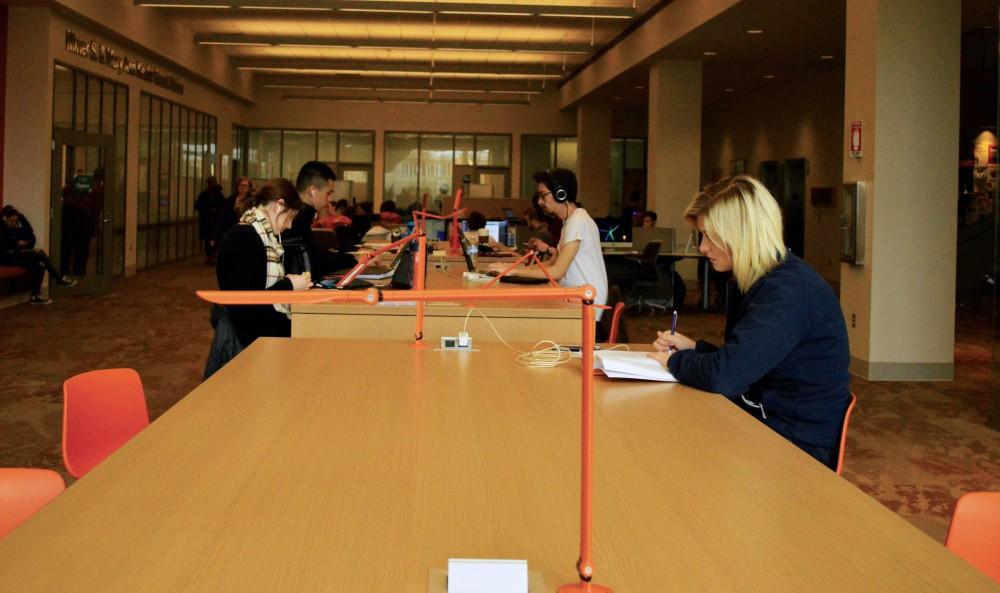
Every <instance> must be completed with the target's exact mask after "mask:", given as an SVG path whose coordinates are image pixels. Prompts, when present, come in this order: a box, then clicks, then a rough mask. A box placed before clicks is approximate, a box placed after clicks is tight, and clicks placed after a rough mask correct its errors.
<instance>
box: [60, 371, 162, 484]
mask: <svg viewBox="0 0 1000 593" xmlns="http://www.w3.org/2000/svg"><path fill="white" fill-rule="evenodd" d="M63 399H64V401H63V440H62V450H63V463H64V464H65V466H66V470H67V471H68V472H69V473H70V474H71V475H72V476H74V477H77V478H79V477H81V476H83V475H84V474H86V473H87V472H88V471H90V470H91V468H93V467H94V466H95V465H97V464H98V463H100V462H101V461H103V460H104V458H105V457H107V456H108V455H110V454H112V453H114V452H115V451H116V450H118V448H119V447H121V446H122V445H124V444H125V443H126V442H128V440H129V439H131V438H132V437H133V436H135V435H136V434H137V433H138V432H139V431H141V430H142V429H143V428H145V427H146V426H147V425H148V424H149V412H148V410H147V409H146V396H145V394H144V393H143V390H142V380H141V379H140V378H139V373H137V372H135V371H134V370H132V369H106V370H100V371H91V372H88V373H82V374H79V375H76V376H75V377H71V378H69V379H67V380H66V382H65V383H63Z"/></svg>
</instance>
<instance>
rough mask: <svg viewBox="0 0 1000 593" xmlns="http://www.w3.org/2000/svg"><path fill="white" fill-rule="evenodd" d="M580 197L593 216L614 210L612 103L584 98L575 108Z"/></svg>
mask: <svg viewBox="0 0 1000 593" xmlns="http://www.w3.org/2000/svg"><path fill="white" fill-rule="evenodd" d="M576 142H577V145H576V146H577V149H576V155H577V156H576V158H577V160H576V162H577V165H576V168H577V171H576V177H577V181H578V182H579V184H580V191H579V194H580V195H579V196H578V197H577V201H578V202H580V203H581V204H583V206H584V208H586V209H587V212H589V213H590V215H591V216H607V215H609V214H612V212H611V107H610V106H609V105H608V104H607V103H606V102H604V101H601V100H591V101H584V102H582V103H581V104H580V105H579V106H578V107H577V108H576Z"/></svg>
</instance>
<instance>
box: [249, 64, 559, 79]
mask: <svg viewBox="0 0 1000 593" xmlns="http://www.w3.org/2000/svg"><path fill="white" fill-rule="evenodd" d="M236 69H237V70H249V71H256V72H274V73H284V74H290V73H291V74H302V73H306V74H334V75H337V74H344V75H352V76H353V75H356V76H363V77H366V78H372V77H379V78H430V77H431V76H432V75H433V76H434V77H435V78H447V79H463V78H472V79H476V78H481V79H486V80H502V79H510V80H542V79H545V80H558V79H561V78H562V75H561V74H507V73H503V72H429V71H414V70H409V71H408V70H339V69H336V68H283V67H271V66H237V67H236Z"/></svg>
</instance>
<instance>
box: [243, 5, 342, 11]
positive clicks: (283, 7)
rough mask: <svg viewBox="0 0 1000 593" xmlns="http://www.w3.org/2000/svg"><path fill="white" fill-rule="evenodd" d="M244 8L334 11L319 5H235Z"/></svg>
mask: <svg viewBox="0 0 1000 593" xmlns="http://www.w3.org/2000/svg"><path fill="white" fill-rule="evenodd" d="M233 8H242V9H243V10H298V11H302V12H333V9H332V8H322V7H319V6H234V7H233Z"/></svg>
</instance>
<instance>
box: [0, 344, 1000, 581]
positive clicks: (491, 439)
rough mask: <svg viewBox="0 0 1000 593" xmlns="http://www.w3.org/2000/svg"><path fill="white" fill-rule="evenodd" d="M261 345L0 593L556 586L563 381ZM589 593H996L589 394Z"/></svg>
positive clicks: (644, 402)
mask: <svg viewBox="0 0 1000 593" xmlns="http://www.w3.org/2000/svg"><path fill="white" fill-rule="evenodd" d="M479 348H480V351H479V352H471V353H470V352H441V351H436V350H433V349H415V348H412V347H410V345H409V344H408V343H407V342H406V341H403V340H398V341H334V340H317V339H291V340H289V339H260V340H257V341H256V342H255V343H254V344H253V345H252V346H251V347H250V348H248V349H247V350H246V351H245V352H243V353H242V354H240V356H239V357H237V358H236V359H235V360H233V361H232V362H231V363H230V364H229V365H227V366H226V367H225V368H224V369H222V370H221V371H220V372H219V373H217V374H216V375H215V376H213V377H212V378H211V379H209V380H208V381H206V382H205V383H203V384H202V385H201V386H199V387H198V388H197V389H195V390H194V391H193V392H192V393H191V394H189V395H188V396H187V397H186V398H184V399H183V400H182V401H180V402H178V403H177V404H176V405H175V406H174V407H173V408H171V409H170V410H169V411H167V412H166V413H165V414H164V415H163V416H161V417H160V418H159V419H157V420H156V421H155V422H153V423H152V424H151V425H150V426H149V427H148V428H147V429H146V430H144V431H143V432H142V433H140V434H139V435H137V436H136V437H135V438H134V439H133V440H132V441H131V442H129V443H128V444H126V445H125V446H124V447H123V448H122V449H121V450H119V451H118V452H117V453H115V454H114V455H112V456H111V457H109V458H108V459H107V460H106V461H105V462H103V463H102V464H101V465H99V466H97V467H96V468H95V469H94V470H93V471H91V472H90V473H89V474H88V475H87V476H85V477H84V478H83V479H81V480H79V481H78V482H76V483H75V484H73V485H72V486H70V488H69V489H68V490H67V491H66V493H65V494H63V495H62V496H60V497H59V498H57V499H56V500H55V501H54V502H52V503H51V504H50V505H49V506H48V507H47V508H45V509H43V510H42V511H41V512H40V513H38V514H37V515H35V516H34V517H33V518H32V519H30V520H29V521H28V522H27V523H25V524H24V525H22V526H21V527H20V528H19V529H18V530H16V531H15V532H14V533H12V534H11V535H10V536H8V537H7V538H5V539H4V540H2V541H0V567H2V569H0V591H10V592H17V593H42V592H44V593H51V592H53V591H88V592H89V591H100V592H102V593H126V592H127V593H135V592H136V591H142V592H144V593H160V592H163V593H177V592H180V591H183V592H185V593H202V592H204V593H208V592H212V593H253V592H277V591H282V592H284V591H289V592H291V591H296V592H298V591H302V592H313V591H316V592H319V591H338V592H339V591H343V592H348V591H359V592H365V593H381V592H393V593H424V592H425V591H427V587H428V575H429V571H431V570H436V569H443V568H445V566H446V563H447V560H448V558H450V557H472V558H521V559H527V560H528V563H529V569H530V570H540V571H541V572H542V575H543V577H544V580H545V586H546V589H547V590H548V591H555V588H556V587H557V586H559V585H560V584H564V583H571V582H576V580H577V575H576V569H575V567H574V563H575V561H576V558H577V553H578V551H579V547H578V535H579V532H578V525H579V523H578V522H579V500H578V495H579V471H580V470H579V468H580V466H579V461H580V460H579V455H580V450H579V442H580V439H579V428H580V387H579V385H580V384H579V381H580V370H579V368H578V366H577V363H576V362H574V363H571V364H567V365H565V366H563V367H558V368H554V369H529V368H524V367H521V366H518V365H517V364H516V363H515V362H514V357H513V355H512V353H511V352H510V351H509V350H507V349H505V348H504V347H503V346H500V345H497V344H481V345H480V346H479ZM595 397H596V400H595V402H596V405H595V415H596V416H595V435H596V436H595V439H596V440H595V447H596V457H595V474H594V476H595V480H594V492H595V499H594V504H595V506H594V544H593V554H594V563H595V582H598V583H601V584H603V585H607V586H610V587H613V588H614V590H615V591H616V592H618V593H654V592H672V591H685V592H686V591H690V592H702V591H704V592H711V593H725V592H737V591H739V592H750V591H752V592H757V591H761V592H763V591H766V592H789V593H802V592H806V591H808V592H810V593H816V592H825V591H829V592H837V593H871V592H880V593H881V592H895V593H910V592H913V593H915V592H926V593H949V592H954V593H971V592H974V591H975V592H980V593H988V592H997V591H1000V587H998V586H997V585H996V584H994V583H993V582H992V581H990V580H989V579H988V578H987V577H985V576H984V575H982V574H980V573H978V572H977V571H975V570H974V569H972V568H971V567H970V566H968V565H966V564H965V563H964V562H963V561H962V560H960V559H959V558H957V557H956V556H954V555H952V554H951V553H950V552H948V551H947V550H945V548H944V547H942V546H941V545H940V544H939V543H937V542H935V541H933V540H932V539H930V538H929V537H928V536H926V535H925V534H923V533H922V532H920V531H918V530H917V529H916V528H914V527H913V526H911V525H909V524H908V523H907V522H906V521H904V520H903V519H901V518H900V517H898V516H897V515H895V514H894V513H892V512H891V511H889V510H888V509H886V508H884V507H883V506H881V505H880V504H879V503H878V502H877V501H875V500H874V499H872V498H870V497H869V496H867V495H866V494H865V493H863V492H861V491H860V490H858V489H857V488H855V487H854V486H852V485H851V484H850V483H848V482H847V481H845V480H843V479H841V478H838V477H837V476H836V475H835V474H834V473H833V472H831V471H829V470H827V469H826V468H824V467H822V466H820V465H819V464H817V463H816V462H815V461H813V460H812V459H811V458H810V457H808V456H807V455H805V454H804V453H802V452H800V451H799V450H798V449H796V448H795V447H793V446H792V445H790V444H789V443H788V442H786V441H785V440H783V439H782V438H781V437H779V436H778V435H776V434H775V433H773V432H772V431H770V430H768V429H767V428H766V427H764V426H763V425H762V424H760V423H759V422H758V421H756V420H754V419H753V418H752V417H750V416H749V415H747V414H746V413H744V412H742V411H741V410H739V409H738V408H737V407H736V406H734V405H732V404H731V403H729V402H728V401H726V400H724V399H723V398H721V397H719V396H713V395H709V394H706V393H703V392H699V391H696V390H694V389H690V388H687V387H684V386H681V385H676V384H661V383H629V382H610V381H607V380H598V381H597V390H596V396H595Z"/></svg>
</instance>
